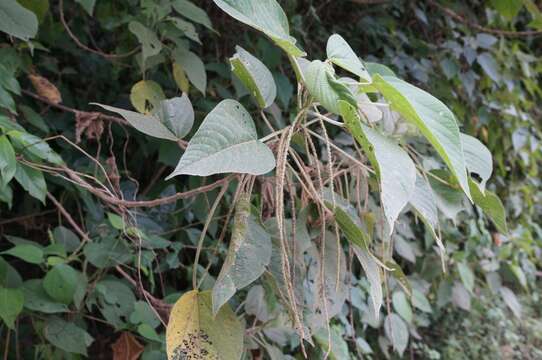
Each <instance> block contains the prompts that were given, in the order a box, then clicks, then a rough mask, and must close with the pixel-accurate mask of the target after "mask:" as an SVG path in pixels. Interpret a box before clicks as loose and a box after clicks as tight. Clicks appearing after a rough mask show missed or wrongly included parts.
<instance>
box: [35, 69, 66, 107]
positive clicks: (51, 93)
mask: <svg viewBox="0 0 542 360" xmlns="http://www.w3.org/2000/svg"><path fill="white" fill-rule="evenodd" d="M28 77H29V78H30V81H31V82H32V85H33V86H34V89H36V91H37V93H38V95H40V96H42V97H44V98H46V99H47V100H49V101H50V102H51V103H53V104H59V103H61V102H62V96H61V95H60V91H58V89H57V88H56V86H54V85H53V84H52V83H51V82H50V81H49V80H47V79H46V78H44V77H43V76H40V75H37V74H30V75H28Z"/></svg>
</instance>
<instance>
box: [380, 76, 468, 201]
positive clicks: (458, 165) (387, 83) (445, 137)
mask: <svg viewBox="0 0 542 360" xmlns="http://www.w3.org/2000/svg"><path fill="white" fill-rule="evenodd" d="M373 84H374V86H376V88H377V89H378V90H379V91H380V92H381V93H382V95H384V97H385V98H386V99H387V100H388V101H389V102H390V104H391V107H392V109H394V110H395V111H397V112H399V113H400V114H401V115H402V116H403V117H404V118H405V119H406V120H407V121H409V122H412V123H413V124H414V125H416V126H417V127H418V128H419V129H420V131H421V132H422V134H423V135H424V136H425V137H426V138H427V140H429V142H430V143H431V144H432V145H433V146H434V147H435V149H436V150H437V152H438V153H439V155H440V156H441V157H442V159H443V160H444V162H445V163H446V165H448V167H449V168H450V170H451V171H452V173H453V174H454V175H455V177H456V178H457V180H458V181H459V184H460V185H461V188H462V189H463V191H464V192H465V194H467V196H468V197H469V199H470V198H471V195H470V190H469V184H468V178H467V170H466V165H465V157H464V155H463V146H462V143H461V137H460V133H459V126H458V125H457V121H456V119H455V116H454V114H453V113H452V112H451V111H450V109H448V108H447V107H446V105H444V104H443V103H442V102H441V101H440V100H438V99H437V98H435V97H434V96H433V95H431V94H429V93H427V92H425V91H423V90H421V89H419V88H417V87H415V86H413V85H410V84H409V83H407V82H405V81H403V80H401V79H399V78H396V77H393V76H380V75H375V76H374V82H373Z"/></svg>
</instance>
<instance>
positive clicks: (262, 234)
mask: <svg viewBox="0 0 542 360" xmlns="http://www.w3.org/2000/svg"><path fill="white" fill-rule="evenodd" d="M249 200H250V196H249V195H248V194H246V193H245V194H242V195H241V197H240V198H239V200H238V203H237V206H236V210H235V218H234V223H233V231H232V238H231V241H230V247H229V249H228V255H227V257H226V260H225V261H224V265H222V270H220V274H219V275H218V278H217V279H216V282H215V285H214V287H213V314H215V315H216V313H217V312H218V310H219V309H220V308H221V307H222V305H224V304H225V303H226V302H227V301H228V300H229V299H230V298H231V297H232V296H233V295H235V292H236V291H237V290H240V289H242V288H244V287H245V286H247V285H249V284H251V283H252V282H253V281H255V280H256V279H258V278H259V277H260V275H261V274H262V273H263V272H264V270H265V267H266V266H267V265H268V264H269V260H270V259H271V236H270V235H269V234H268V233H267V232H266V231H265V230H264V228H263V227H262V226H261V225H260V224H258V223H257V222H256V220H254V219H253V218H251V216H250V202H249Z"/></svg>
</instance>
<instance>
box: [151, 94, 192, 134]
mask: <svg viewBox="0 0 542 360" xmlns="http://www.w3.org/2000/svg"><path fill="white" fill-rule="evenodd" d="M155 115H156V116H158V117H159V118H160V121H161V122H162V123H163V124H164V125H165V126H166V127H167V128H168V129H169V130H171V131H172V132H173V133H174V134H175V136H176V137H177V139H182V138H184V137H185V136H186V135H188V133H189V132H190V130H191V129H192V125H194V108H193V107H192V103H191V102H190V99H189V98H188V96H187V95H186V94H183V95H182V96H181V97H175V98H172V99H168V100H164V101H162V102H161V103H160V108H159V109H158V111H157V112H156V114H155Z"/></svg>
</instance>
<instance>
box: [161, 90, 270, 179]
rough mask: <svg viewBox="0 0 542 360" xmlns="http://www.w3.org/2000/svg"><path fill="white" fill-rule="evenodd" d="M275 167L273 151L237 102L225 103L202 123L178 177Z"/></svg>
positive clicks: (256, 172) (255, 171)
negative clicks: (260, 138) (261, 140)
mask: <svg viewBox="0 0 542 360" xmlns="http://www.w3.org/2000/svg"><path fill="white" fill-rule="evenodd" d="M274 167H275V157H274V156H273V153H272V152H271V150H270V149H269V148H268V147H267V146H266V145H265V144H264V143H262V142H260V141H259V140H258V135H257V133H256V127H255V126H254V121H253V120H252V117H251V116H250V114H249V113H248V112H247V111H246V109H245V108H244V107H243V106H242V105H241V104H240V103H239V102H237V101H235V100H223V101H222V102H220V103H219V104H218V105H217V106H216V107H215V108H214V109H213V110H212V111H211V112H210V113H209V114H208V115H207V116H206V117H205V119H204V120H203V123H202V124H201V126H200V128H199V129H198V131H197V132H196V133H195V134H194V136H193V137H192V139H191V140H190V142H189V143H188V147H187V149H186V151H185V153H184V154H183V156H182V157H181V160H180V161H179V164H177V167H176V168H175V170H174V171H173V173H172V174H171V175H169V176H168V177H167V179H171V178H172V177H173V176H177V175H183V174H186V175H198V176H209V175H212V174H220V173H232V172H233V173H246V174H251V175H262V174H265V173H267V172H269V171H271V170H273V168H274Z"/></svg>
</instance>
